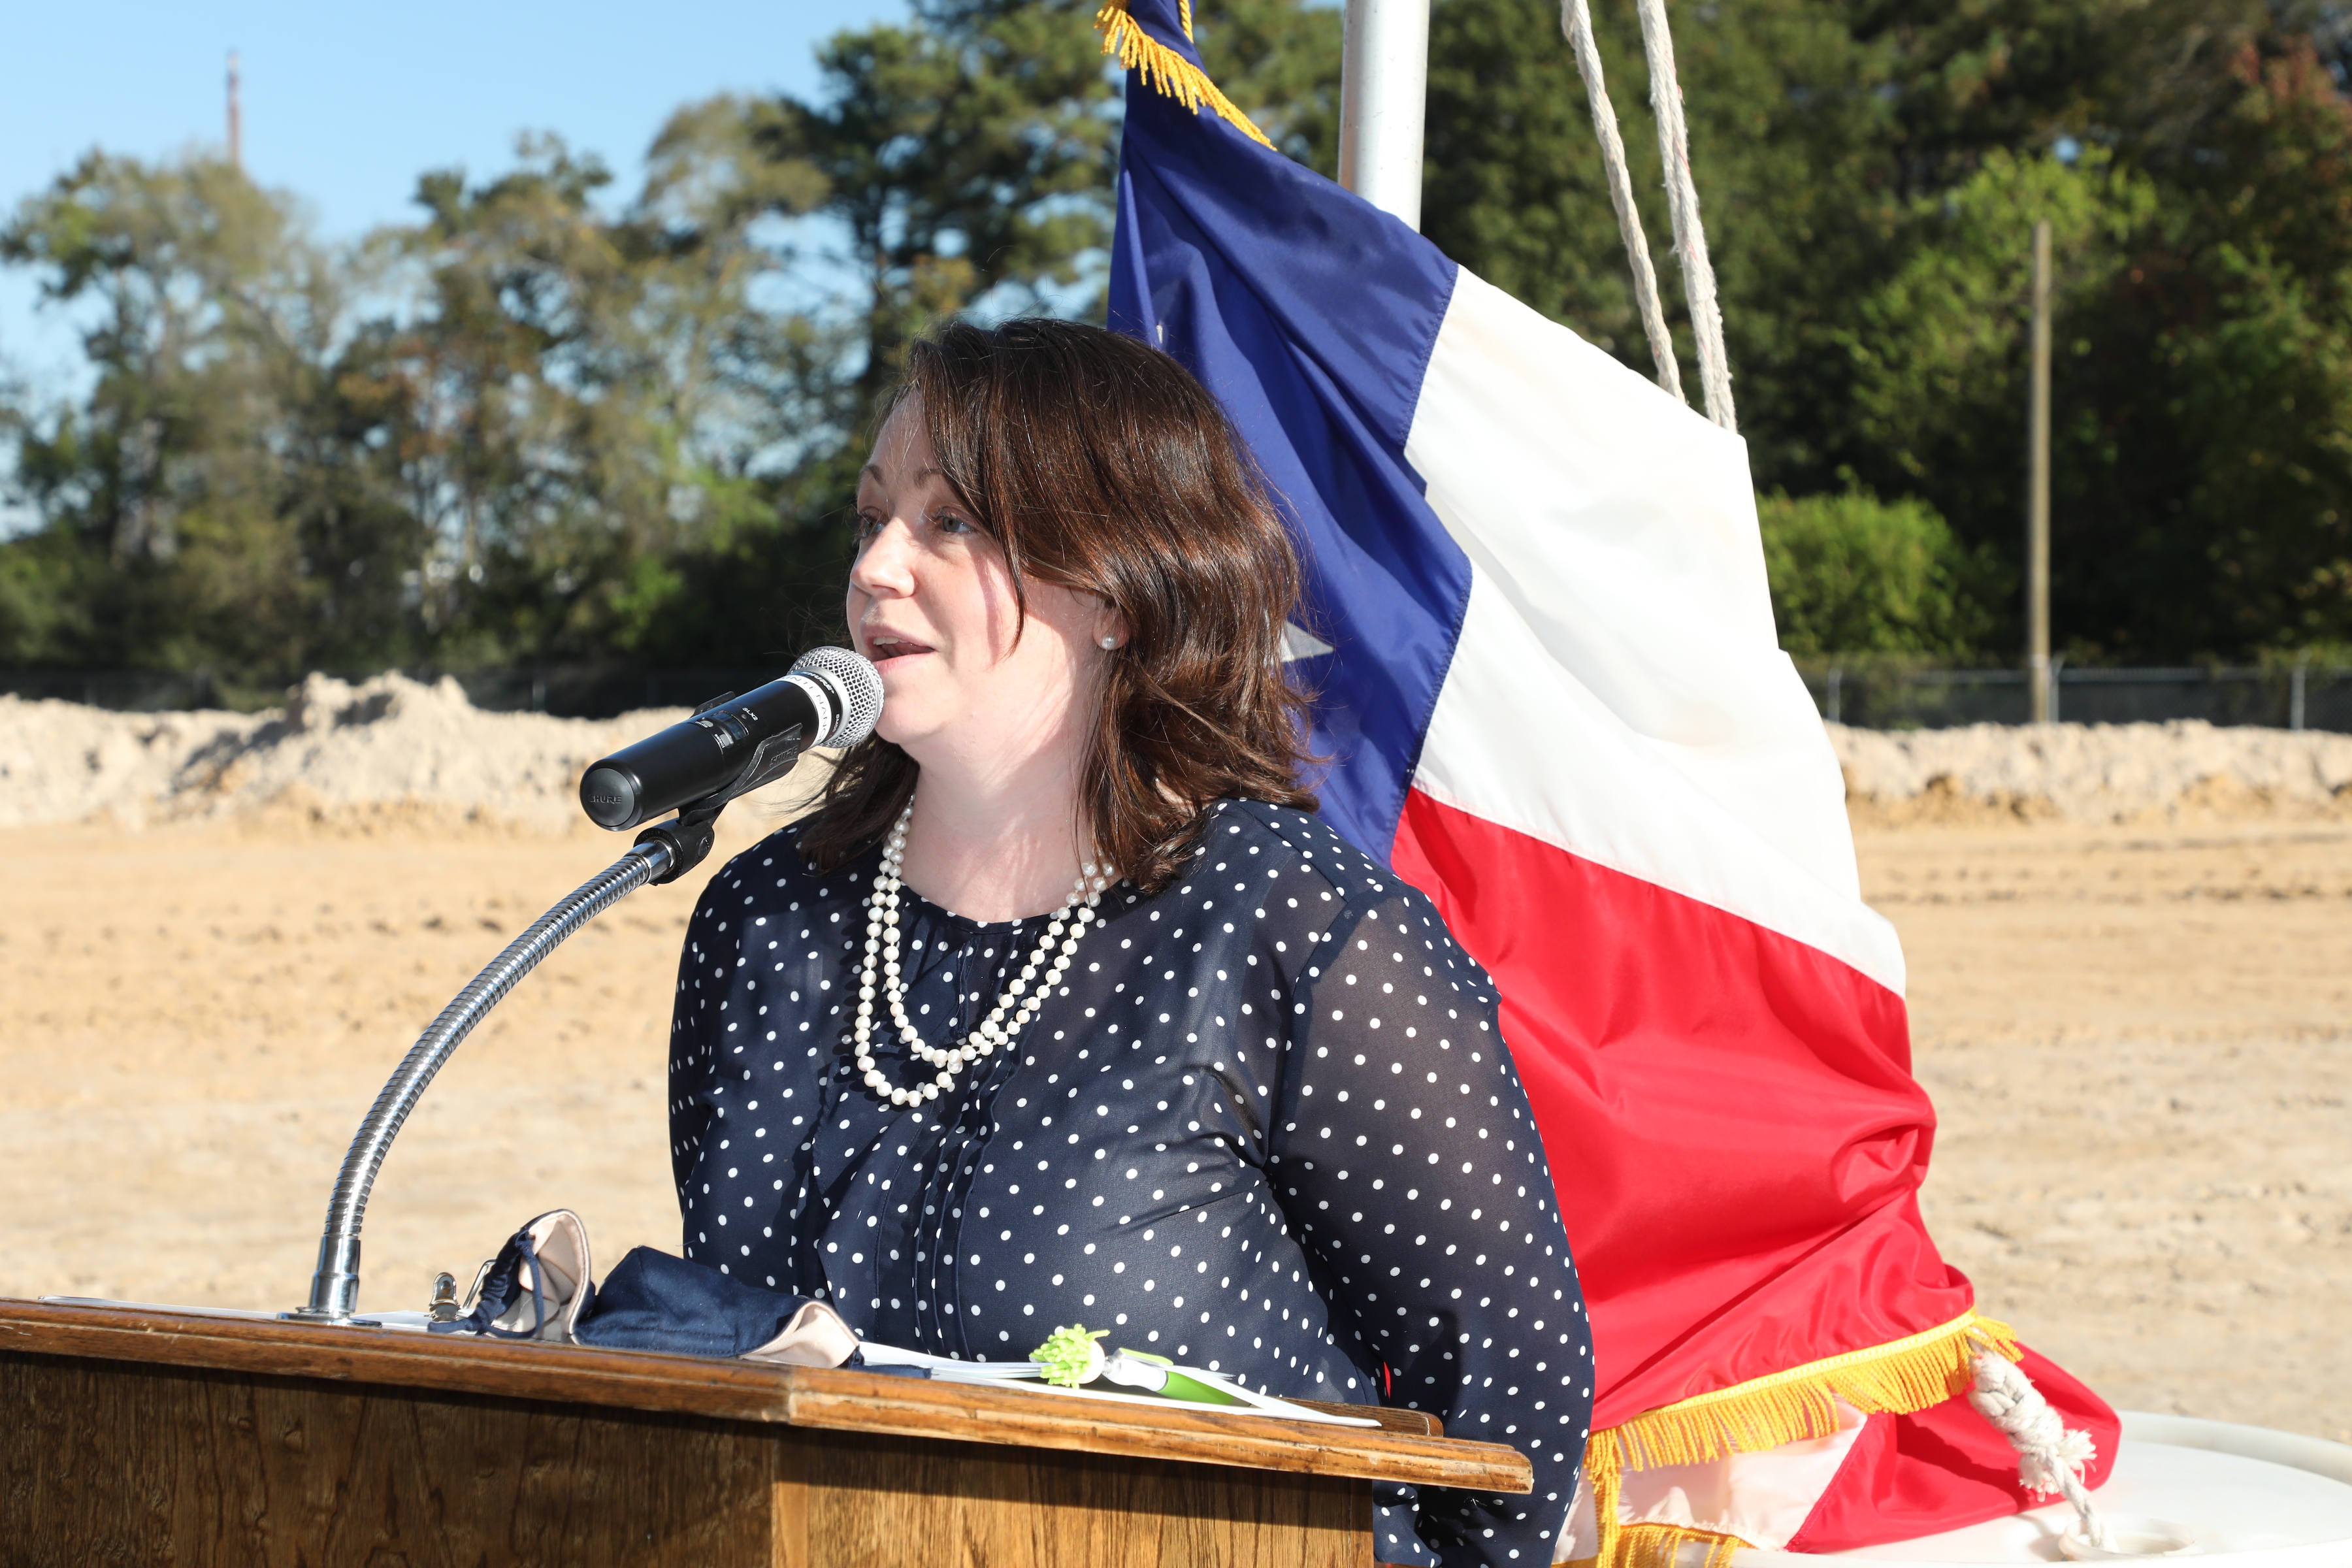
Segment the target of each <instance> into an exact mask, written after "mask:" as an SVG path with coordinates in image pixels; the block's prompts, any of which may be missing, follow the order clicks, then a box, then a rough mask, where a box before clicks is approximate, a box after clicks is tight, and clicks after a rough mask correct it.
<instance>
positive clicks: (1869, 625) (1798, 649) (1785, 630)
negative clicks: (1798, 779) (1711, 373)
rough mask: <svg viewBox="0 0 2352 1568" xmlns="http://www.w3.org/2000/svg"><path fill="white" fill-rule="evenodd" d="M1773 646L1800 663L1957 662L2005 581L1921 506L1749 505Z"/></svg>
mask: <svg viewBox="0 0 2352 1568" xmlns="http://www.w3.org/2000/svg"><path fill="white" fill-rule="evenodd" d="M1757 512H1758V516H1759V521H1761V522H1762V524H1763V529H1764V565H1765V570H1766V571H1767V573H1768V574H1769V576H1770V578H1771V583H1772V612H1773V616H1774V619H1775V621H1776V622H1777V624H1778V625H1779V626H1780V646H1781V647H1783V648H1785V649H1787V650H1788V651H1789V652H1790V654H1792V655H1794V656H1796V657H1797V658H1825V657H1831V656H1837V655H1855V654H1896V655H1902V654H1908V655H1915V656H1919V657H1924V658H1936V659H1951V658H1966V657H1968V655H1969V654H1970V653H1971V652H1973V651H1974V650H1975V649H1976V648H1977V647H1979V646H1981V644H1982V641H1983V638H1984V637H1985V634H1986V633H1987V632H1988V631H1989V630H1990V627H1991V626H1992V624H1993V620H1994V616H1993V612H1992V611H1991V610H1990V608H1988V605H1989V604H1990V603H1992V602H1997V601H1998V599H1999V597H2000V595H2003V594H2004V593H2005V592H2006V591H2007V590H2008V589H2009V588H2010V587H2011V584H2010V583H2009V582H2008V581H2007V580H2006V574H2005V573H2004V572H2003V571H2002V569H2001V567H2000V563H1998V562H1997V561H1996V560H1993V559H1991V558H1990V557H1991V552H1989V551H1984V550H1979V551H1969V550H1968V549H1967V548H1966V547H1964V546H1963V545H1962V544H1961V543H1960V542H1959V540H1958V538H1956V537H1955V536H1954V535H1953V533H1952V531H1951V528H1950V527H1949V526H1948V524H1947V523H1946V522H1945V521H1944V520H1943V519H1942V518H1940V517H1938V516H1937V515H1936V513H1935V510H1933V509H1932V508H1930V507H1928V506H1927V504H1926V503H1925V502H1923V501H1919V500H1897V501H1882V500H1879V499H1878V498H1877V497H1876V496H1874V495H1872V494H1871V493H1870V492H1869V491H1867V490H1852V491H1848V492H1847V493H1845V494H1843V495H1831V496H1807V497H1804V498H1802V499H1801V500H1790V498H1789V497H1787V496H1785V495H1777V494H1776V495H1769V496H1766V497H1764V498H1762V500H1760V501H1759V503H1758V506H1757Z"/></svg>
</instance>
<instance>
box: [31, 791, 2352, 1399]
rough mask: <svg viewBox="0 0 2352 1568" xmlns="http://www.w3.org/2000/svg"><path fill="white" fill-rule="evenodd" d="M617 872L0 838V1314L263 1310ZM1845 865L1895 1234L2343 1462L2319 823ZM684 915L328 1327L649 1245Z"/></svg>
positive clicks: (527, 1000) (673, 894) (557, 847)
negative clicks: (1892, 1037)
mask: <svg viewBox="0 0 2352 1568" xmlns="http://www.w3.org/2000/svg"><path fill="white" fill-rule="evenodd" d="M730 816H731V817H736V818H740V817H741V816H743V813H742V812H741V810H740V808H739V810H738V811H737V812H735V813H730ZM728 826H730V829H731V833H730V839H729V840H727V841H722V848H721V853H722V854H724V853H726V852H727V844H728V843H729V842H731V843H732V844H733V845H736V846H740V844H742V843H744V842H747V841H748V840H749V839H750V838H751V837H752V829H753V824H752V823H751V822H749V821H743V820H736V821H733V822H731V823H730V824H729V825H728ZM619 847H620V844H619V841H618V840H616V839H613V838H608V837H604V836H602V835H592V834H590V833H588V832H586V831H583V832H581V833H579V834H576V835H572V836H564V837H553V836H543V835H532V834H523V833H509V832H505V831H501V830H499V829H497V828H493V827H488V826H480V825H473V824H466V823H463V822H459V821H457V820H455V819H443V818H437V817H436V816H433V815H432V814H430V813H425V814H416V813H411V814H408V815H407V816H400V815H397V814H379V815H377V816H353V817H350V818H347V819H345V821H344V825H343V826H341V827H337V826H330V825H321V824H320V823H318V822H315V821H311V820H309V819H306V818H303V817H301V816H299V815H283V816H280V817H278V818H277V819H274V820H264V821H254V822H246V823H243V824H222V823H212V824H201V825H194V824H181V825H165V826H152V827H149V828H146V829H144V830H143V831H134V830H131V829H127V828H125V827H122V826H98V825H83V826H53V827H20V828H12V829H7V830H5V831H0V864H5V865H6V866H7V868H8V871H7V876H6V887H7V893H6V896H5V898H0V1059H4V1060H5V1063H6V1065H7V1071H6V1075H5V1092H0V1293H5V1294H15V1295H33V1294H40V1293H50V1292H54V1293H63V1294H75V1295H89V1296H106V1297H113V1298H118V1299H128V1300H150V1301H164V1302H181V1303H192V1304H215V1305H229V1306H250V1307H267V1308H285V1307H292V1306H295V1305H298V1304H299V1302H300V1301H301V1300H302V1298H303V1295H304V1293H305V1290H306V1289H307V1286H308V1281H309V1278H310V1268H311V1266H312V1264H313V1261H314V1254H315V1249H316V1246H317V1242H316V1237H317V1235H318V1229H319V1224H320V1218H321V1216H322V1215H323V1213H324V1209H325V1205H326V1200H327V1194H328V1190H329V1187H330V1185H331V1182H332V1179H333V1175H334V1170H335V1166H336V1163H337V1161H338V1160H339V1158H340V1156H341V1152H342V1150H343V1147H344V1144H345V1142H347V1141H348V1139H349V1138H350V1136H351V1133H352V1129H353V1128H354V1126H355V1125H356V1124H357V1122H358V1120H359V1117H360V1115H361V1113H362V1111H363V1110H365V1108H366V1106H367V1104H368V1102H369V1100H370V1099H371V1098H372V1097H373V1094H374V1092H375V1090H376V1089H377V1087H378V1086H379V1085H380V1084H381V1083H382V1081H383V1078H384V1076H385V1074H386V1073H387V1072H388V1071H389V1070H390V1068H392V1066H393V1065H394V1062H396V1061H397V1060H398V1058H400V1056H401V1054H402V1053H403V1052H404V1050H405V1049H406V1048H407V1047H408V1046H409V1044H410V1043H411V1042H412V1041H413V1040H414V1039H415V1035H416V1033H417V1031H418V1029H419V1028H420V1027H421V1026H423V1025H424V1024H425V1023H426V1022H427V1021H429V1020H430V1019H431V1018H432V1017H433V1016H434V1015H435V1014H436V1012H438V1011H439V1009H440V1008H441V1007H442V1005H444V1004H445V1003H446V1001H447V1000H448V999H449V997H450V996H451V995H452V994H455V993H456V992H457V989H458V988H459V987H460V986H461V985H463V984H465V982H466V981H467V979H468V978H470V977H471V976H472V974H473V973H474V972H475V971H476V970H477V969H478V967H480V965H481V964H482V963H485V962H486V961H487V960H488V958H489V957H490V956H491V955H492V954H494V953H495V952H497V951H498V949H499V947H500V946H501V945H502V944H503V943H504V942H506V941H507V940H508V939H509V937H511V936H512V935H513V934H514V933H515V932H517V931H520V929H521V928H522V927H523V926H524V925H525V924H527V923H528V922H529V921H530V919H531V918H532V917H534V916H535V915H536V914H537V913H538V912H539V911H540V910H541V909H543V908H544V907H545V906H546V905H547V904H549V903H551V902H552V901H553V900H554V899H555V898H557V897H558V896H560V895H561V894H562V892H563V891H565V890H566V889H570V888H572V887H573V886H575V885H577V884H578V883H579V882H581V881H583V880H585V879H587V878H588V877H589V876H590V875H592V874H593V872H595V871H596V870H598V869H600V868H602V867H603V866H604V865H605V864H606V863H607V862H608V861H609V860H610V859H611V858H612V857H613V856H614V854H616V853H617V852H618V849H619ZM1862 859H1863V867H1864V879H1865V883H1866V890H1867V894H1868V896H1869V898H1870V900H1871V901H1872V902H1873V903H1874V905H1876V906H1877V907H1878V908H1879V909H1881V910H1884V911H1885V913H1886V914H1887V915H1888V916H1890V917H1891V918H1892V919H1893V920H1894V921H1895V923H1896V924H1897V925H1898V926H1899V927H1900V928H1901V930H1902V932H1903V936H1904V940H1905V944H1906V948H1907V950H1908V952H1909V954H1910V962H1911V970H1912V985H1911V998H1912V1015H1913V1019H1914V1025H1915V1030H1916V1042H1917V1066H1918V1070H1919V1073H1920V1075H1921V1077H1922V1078H1923V1079H1925V1081H1926V1082H1927V1085H1928V1087H1929V1089H1931V1090H1932V1091H1933V1092H1934V1094H1935V1096H1936V1100H1937V1105H1938V1106H1939V1108H1940V1111H1941V1115H1942V1119H1943V1131H1942V1133H1941V1141H1940V1144H1939V1147H1938V1149H1937V1157H1936V1163H1935V1168H1934V1173H1933V1175H1932V1176H1931V1178H1930V1180H1929V1182H1928V1185H1927V1215H1928V1219H1929V1222H1930V1224H1931V1225H1932V1226H1933V1227H1934V1230H1935V1233H1936V1235H1937V1238H1938V1240H1939V1241H1940V1243H1941V1244H1942V1246H1943V1247H1944V1249H1945V1251H1946V1253H1947V1254H1948V1256H1949V1257H1950V1258H1952V1260H1953V1261H1954V1262H1955V1263H1957V1264H1958V1265H1959V1266H1960V1267H1961V1268H1965V1269H1966V1270H1968V1271H1969V1274H1970V1275H1971V1276H1972V1277H1973V1278H1974V1279H1975V1280H1976V1282H1977V1286H1978V1290H1979V1299H1980V1300H1981V1302H1982V1304H1983V1306H1984V1308H1985V1310H1988V1311H1990V1312H1991V1313H1993V1314H1994V1315H1996V1316H2000V1317H2003V1318H2006V1319H2008V1320H2010V1321H2012V1322H2013V1323H2015V1324H2016V1326H2017V1327H2018V1328H2019V1329H2020V1330H2021V1331H2022V1332H2023V1333H2024V1334H2025V1335H2026V1336H2027V1337H2028V1338H2030V1339H2031V1340H2032V1342H2034V1343H2035V1344H2037V1345H2038V1346H2039V1347H2041V1348H2042V1349H2043V1350H2045V1351H2047V1352H2050V1353H2052V1354H2053V1355H2054V1356H2056V1357H2057V1358H2058V1359H2059V1360H2060V1361H2061V1362H2063V1363H2065V1364H2067V1365H2068V1366H2070V1367H2071V1368H2072V1369H2073V1370H2074V1371H2075V1372H2077V1373H2081V1374H2082V1375H2084V1377H2085V1378H2087V1379H2088V1380H2089V1381H2090V1382H2091V1384H2093V1385H2094V1386H2095V1387H2097V1388H2099V1389H2101V1390H2102V1391H2103V1392H2104V1393H2105V1394H2106V1395H2107V1396H2108V1397H2109V1398H2110V1399H2112V1400H2113V1401H2115V1402H2116V1404H2118V1405H2124V1406H2126V1407H2131V1408H2138V1409H2147V1410H2162V1411H2179V1412H2184V1413H2188V1414H2193V1415H2210V1416H2216V1417H2221V1418H2223V1419H2228V1420H2235V1421H2251V1422H2258V1423H2263V1424H2265V1425H2270V1426H2282V1427H2287V1428H2291V1429H2294V1430H2297V1431H2303V1432H2309V1433H2313V1434H2316V1435H2319V1436H2329V1437H2335V1438H2337V1439H2341V1440H2352V1347H2347V1343H2346V1326H2347V1323H2352V1308H2347V1304H2346V1303H2347V1300H2352V1160H2348V1159H2347V1156H2352V1112H2347V1101H2352V1050H2347V1036H2352V825H2346V824H2342V823H2315V822H2310V821H2303V822H2270V823H2263V822H2244V823H2237V824H2217V825H2210V826H2179V825H2171V826H2162V827H2095V826H2065V825H2062V824H2052V823H2039V824H2031V825H2028V824H2018V825H2014V826H1969V827H1949V826H1946V827H1937V826H1915V827H1910V828H1904V829H1900V830H1889V829H1869V830H1866V831H1865V832H1864V835H1863V837H1862ZM692 899H693V888H692V887H691V886H687V887H673V888H663V889H648V890H647V891H646V892H643V893H640V894H637V895H635V897H634V898H632V899H631V900H629V901H628V902H627V903H625V904H624V905H622V906H621V907H620V908H619V909H617V910H614V912H612V913H611V914H609V915H607V916H605V917H604V919H603V920H602V921H598V922H597V923H595V924H594V925H592V926H591V927H590V928H589V929H588V931H586V932H585V933H584V934H583V935H582V936H580V937H578V938H576V939H575V940H574V941H572V942H571V943H570V944H568V945H567V946H566V947H564V948H563V949H562V950H561V951H559V952H557V954H556V955H555V956H554V957H553V958H552V959H551V961H550V962H549V963H547V964H546V965H545V966H544V967H543V968H542V969H541V971H540V972H539V973H537V974H535V975H533V976H532V977H530V979H529V980H528V981H527V982H525V983H524V984H523V985H522V987H521V988H520V990H519V991H518V992H517V993H516V994H514V996H513V997H512V998H510V999H509V1001H508V1002H507V1003H506V1004H505V1005H503V1006H502V1007H501V1008H500V1009H499V1012H498V1013H497V1014H496V1015H495V1016H494V1018H493V1020H492V1022H491V1023H490V1024H489V1025H488V1026H486V1027H485V1028H484V1029H483V1030H482V1031H481V1032H480V1034H479V1035H478V1036H477V1037H475V1038H474V1039H473V1040H470V1041H468V1042H467V1045H466V1046H465V1047H463V1048H462V1049H461V1050H460V1051H459V1052H458V1053H457V1058H456V1059H455V1061H454V1062H453V1064H452V1065H451V1067H450V1068H448V1070H447V1071H446V1073H445V1074H444V1076H443V1079H442V1081H441V1082H439V1083H438V1084H436V1086H435V1088H434V1090H433V1092H432V1093H431V1094H429V1095H428V1096H427V1097H426V1099H425V1102H424V1105H423V1108H422V1109H421V1110H419V1111H418V1113H417V1115H416V1116H415V1119H414V1120H413V1121H412V1122H411V1124H410V1125H409V1127H408V1129H407V1130H406V1131H405V1132H404V1134H403V1135H402V1137H401V1139H400V1141H399V1142H398V1144H397V1145H396V1146H395V1147H394V1152H393V1153H392V1156H391V1159H390V1161H389V1163H387V1164H386V1166H385V1168H384V1172H383V1180H382V1181H381V1183H380V1184H378V1186H377V1188H376V1192H375V1195H374V1200H373V1205H372V1206H371V1208H370V1211H369V1215H368V1222H367V1229H366V1256H365V1258H364V1259H363V1274H364V1279H365V1288H364V1292H363V1302H364V1303H365V1304H367V1305H373V1306H375V1307H378V1308H392V1307H422V1306H423V1305H424V1304H425V1297H426V1293H427V1290H428V1288H429V1285H430V1281H431V1279H432V1276H433V1274H434V1272H435V1271H436V1269H441V1268H447V1269H450V1270H452V1271H453V1272H457V1273H458V1274H459V1275H460V1276H461V1278H462V1277H464V1276H466V1275H467V1274H469V1272H470V1268H471V1266H472V1265H473V1263H475V1262H476V1261H478V1259H479V1258H483V1257H485V1256H487V1255H488V1253H490V1252H491V1251H493V1250H495V1249H496V1247H497V1246H498V1244H499V1241H500V1240H501V1239H502V1238H503V1237H504V1236H505V1235H506V1233H507V1232H509V1230H511V1229H512V1228H513V1227H514V1226H515V1225H516V1224H517V1223H518V1222H520V1221H521V1220H523V1219H525V1218H527V1217H529V1216H530V1215H533V1214H536V1213H538V1212H540V1211H541V1210H542V1209H545V1208H549V1207H552V1206H555V1205H570V1206H572V1207H574V1208H577V1209H579V1210H580V1211H581V1212H582V1213H583V1215H586V1217H587V1219H588V1221H589V1224H590V1227H591V1232H592V1235H593V1237H594V1239H595V1244H596V1250H597V1253H598V1264H597V1267H598V1268H599V1269H600V1270H601V1269H602V1268H604V1267H608V1266H609V1265H610V1264H611V1263H612V1262H613V1261H614V1260H615V1259H617V1258H619V1257H620V1255H621V1254H622V1252H623V1251H625V1249H626V1248H627V1247H631V1246H633V1245H636V1244H638V1243H641V1242H644V1243H652V1244H655V1245H658V1246H662V1247H675V1246H676V1242H677V1235H676V1217H675V1209H674V1208H673V1206H672V1199H671V1196H670V1192H669V1173H668V1162H667V1154H666V1149H665V1145H664V1141H663V1139H664V1128H663V1096H662V1076H663V1060H664V1051H663V1034H664V1031H665V1028H666V1026H667V1011H668V994H669V991H670V988H671V984H672V974H673V972H674V967H675V963H676V956H677V942H678V938H679V934H680V931H681V930H682V929H683V926H684V923H685V919H686V915H687V913H688V909H689V907H690V905H691V902H692Z"/></svg>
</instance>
